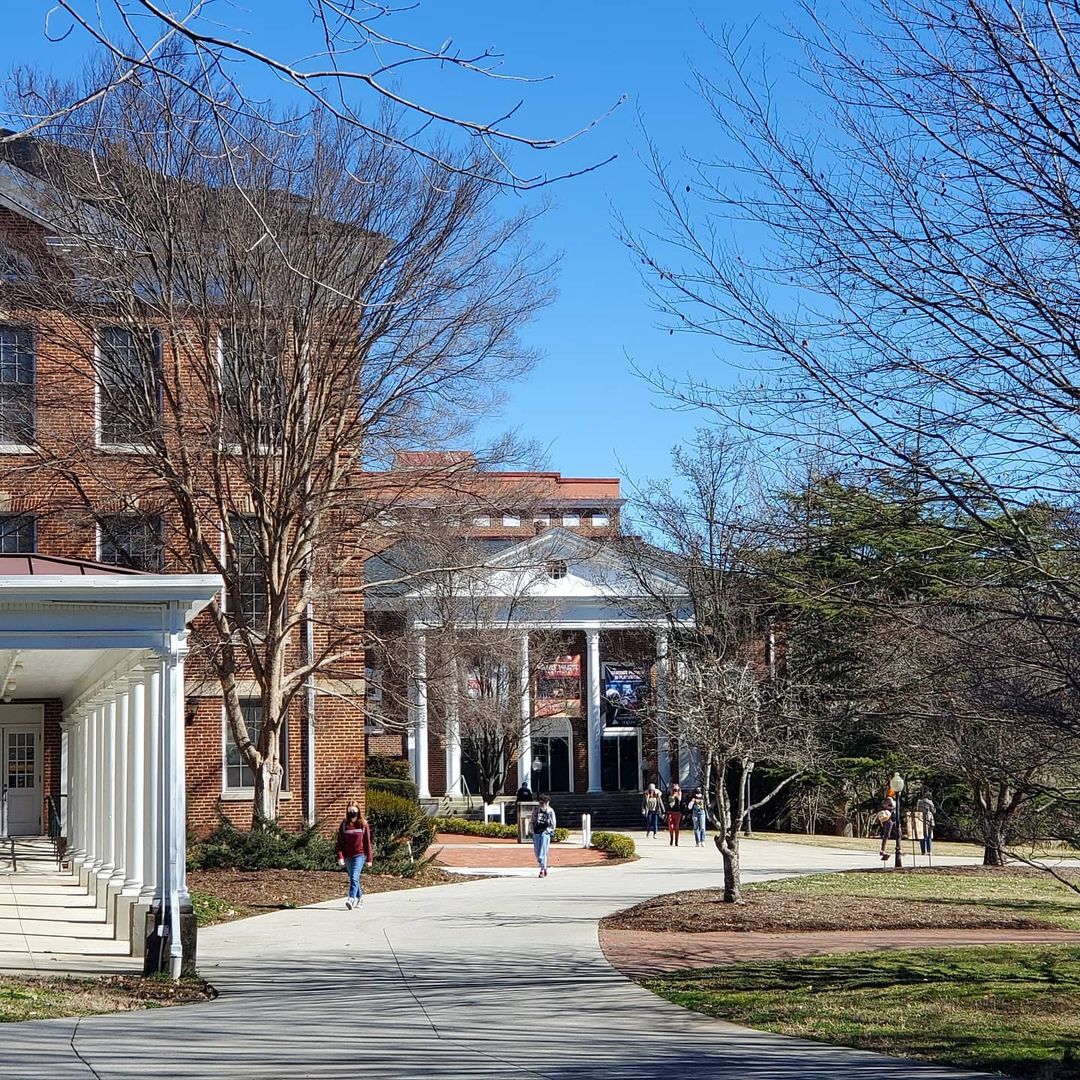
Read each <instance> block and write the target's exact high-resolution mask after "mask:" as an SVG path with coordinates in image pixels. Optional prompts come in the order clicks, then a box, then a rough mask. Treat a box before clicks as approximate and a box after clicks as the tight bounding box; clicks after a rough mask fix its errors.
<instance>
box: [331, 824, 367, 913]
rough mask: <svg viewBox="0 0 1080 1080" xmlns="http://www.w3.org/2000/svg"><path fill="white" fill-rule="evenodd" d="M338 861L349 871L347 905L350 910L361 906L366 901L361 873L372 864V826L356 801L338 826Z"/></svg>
mask: <svg viewBox="0 0 1080 1080" xmlns="http://www.w3.org/2000/svg"><path fill="white" fill-rule="evenodd" d="M337 861H338V866H344V867H345V868H346V869H347V870H348V871H349V896H348V899H347V900H346V901H345V906H346V907H347V908H349V909H350V910H351V909H352V908H357V907H360V905H361V904H363V902H364V890H363V888H362V887H361V885H360V874H361V872H362V871H363V869H364V866H365V865H367V866H370V865H371V826H370V825H368V822H367V818H365V817H364V815H363V814H361V813H360V807H359V806H357V805H356V804H355V803H353V804H351V805H350V806H349V807H348V808H347V809H346V811H345V820H344V821H343V822H342V823H341V825H340V826H339V827H338V834H337Z"/></svg>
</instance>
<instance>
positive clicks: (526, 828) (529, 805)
mask: <svg viewBox="0 0 1080 1080" xmlns="http://www.w3.org/2000/svg"><path fill="white" fill-rule="evenodd" d="M539 805H540V804H539V803H538V802H526V801H522V802H519V803H518V804H517V819H518V822H517V825H518V843H519V844H524V843H527V842H528V839H529V837H530V836H532V812H533V811H534V810H535V809H536V808H537V807H538V806H539Z"/></svg>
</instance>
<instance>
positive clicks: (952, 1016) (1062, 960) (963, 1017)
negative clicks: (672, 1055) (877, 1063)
mask: <svg viewBox="0 0 1080 1080" xmlns="http://www.w3.org/2000/svg"><path fill="white" fill-rule="evenodd" d="M644 985H645V986H647V987H648V988H649V989H650V990H653V991H655V992H656V993H658V994H660V995H661V996H663V997H665V998H667V999H668V1000H669V1001H673V1002H675V1003H676V1004H678V1005H682V1006H685V1007H686V1008H690V1009H695V1010H697V1011H699V1012H703V1013H707V1014H709V1015H710V1016H716V1017H720V1018H722V1019H725V1020H730V1021H733V1022H735V1023H739V1024H744V1025H746V1026H748V1027H753V1028H759V1029H762V1030H765V1031H773V1032H778V1033H780V1034H783V1035H796V1036H802V1037H805V1038H810V1039H817V1040H821V1041H823V1042H829V1043H835V1044H838V1045H841V1046H853V1047H858V1048H861V1049H865V1050H873V1051H876V1052H878V1053H884V1054H891V1055H894V1056H897V1057H905V1058H918V1059H921V1060H924V1061H932V1062H937V1063H940V1064H947V1065H957V1066H961V1067H967V1068H976V1069H988V1070H993V1071H997V1072H1001V1073H1004V1074H1005V1075H1007V1076H1013V1077H1024V1078H1031V1080H1034V1078H1038V1080H1077V1078H1080V947H1077V946H1019V945H1010V946H978V947H971V948H952V949H931V950H915V949H912V950H905V951H898V952H882V953H849V954H846V955H841V956H820V957H808V958H803V959H792V960H781V961H772V962H763V961H755V962H754V963H747V964H733V965H730V966H726V967H722V968H707V969H702V970H699V971H692V972H681V973H677V974H673V975H667V976H661V977H658V978H653V979H649V980H647V981H646V982H645V983H644Z"/></svg>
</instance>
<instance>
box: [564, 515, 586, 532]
mask: <svg viewBox="0 0 1080 1080" xmlns="http://www.w3.org/2000/svg"><path fill="white" fill-rule="evenodd" d="M562 523H563V526H564V528H567V529H576V528H577V527H578V526H579V525H580V524H581V515H580V514H563V516H562Z"/></svg>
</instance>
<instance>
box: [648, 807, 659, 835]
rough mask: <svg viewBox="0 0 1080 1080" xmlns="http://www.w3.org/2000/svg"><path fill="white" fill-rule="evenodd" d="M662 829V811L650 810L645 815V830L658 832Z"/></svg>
mask: <svg viewBox="0 0 1080 1080" xmlns="http://www.w3.org/2000/svg"><path fill="white" fill-rule="evenodd" d="M659 831H660V811H659V810H650V811H649V812H648V813H647V814H646V815H645V832H646V833H658V832H659Z"/></svg>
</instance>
